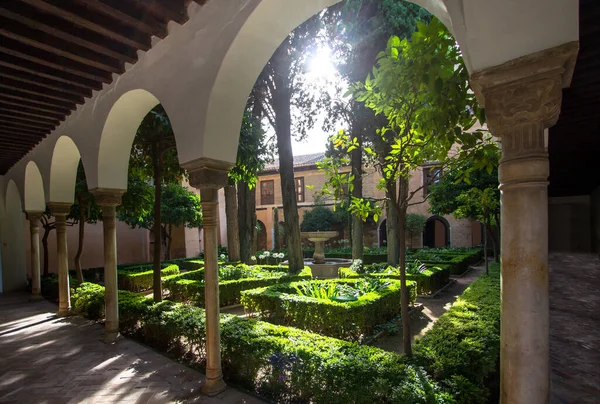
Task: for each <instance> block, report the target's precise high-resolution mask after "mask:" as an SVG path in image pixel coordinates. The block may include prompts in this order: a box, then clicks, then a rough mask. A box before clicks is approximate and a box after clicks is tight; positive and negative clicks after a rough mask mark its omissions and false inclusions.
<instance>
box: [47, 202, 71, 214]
mask: <svg viewBox="0 0 600 404" xmlns="http://www.w3.org/2000/svg"><path fill="white" fill-rule="evenodd" d="M71 205H73V204H72V203H69V202H48V207H49V208H50V213H52V215H53V216H67V215H68V214H69V213H70V212H71Z"/></svg>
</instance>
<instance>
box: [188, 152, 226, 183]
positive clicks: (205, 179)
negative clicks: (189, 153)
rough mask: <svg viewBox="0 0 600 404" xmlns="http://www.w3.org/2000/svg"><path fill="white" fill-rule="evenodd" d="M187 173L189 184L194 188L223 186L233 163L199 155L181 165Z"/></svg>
mask: <svg viewBox="0 0 600 404" xmlns="http://www.w3.org/2000/svg"><path fill="white" fill-rule="evenodd" d="M181 166H182V167H183V168H185V169H186V170H187V172H188V175H189V181H190V185H191V186H192V187H194V188H199V189H201V188H215V189H219V188H223V187H224V186H225V185H227V183H228V180H229V178H228V174H229V170H230V169H231V167H233V163H229V162H227V161H222V160H215V159H211V158H208V157H201V158H199V159H196V160H192V161H188V162H187V163H183V164H182V165H181Z"/></svg>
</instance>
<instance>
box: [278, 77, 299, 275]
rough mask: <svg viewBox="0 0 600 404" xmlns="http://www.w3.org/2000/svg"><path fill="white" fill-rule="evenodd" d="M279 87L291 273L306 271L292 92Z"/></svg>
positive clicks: (280, 146)
mask: <svg viewBox="0 0 600 404" xmlns="http://www.w3.org/2000/svg"><path fill="white" fill-rule="evenodd" d="M286 73H287V72H286ZM284 75H285V74H280V75H277V76H276V77H281V76H284ZM286 77H287V76H286ZM278 88H281V91H280V93H281V94H279V97H277V98H276V99H275V102H274V105H273V109H274V110H275V114H276V116H277V119H276V122H275V123H276V128H275V132H276V134H277V150H278V152H279V176H280V178H281V196H282V198H283V215H284V216H285V223H284V229H285V237H286V241H287V251H288V262H289V272H290V273H298V272H300V271H301V270H302V269H303V268H304V259H303V257H302V240H301V238H300V220H299V218H298V203H297V200H296V184H295V180H294V156H293V153H292V135H291V123H292V121H291V120H292V117H291V112H290V103H291V101H290V90H289V88H288V86H286V85H285V84H283V87H278Z"/></svg>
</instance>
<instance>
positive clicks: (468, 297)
mask: <svg viewBox="0 0 600 404" xmlns="http://www.w3.org/2000/svg"><path fill="white" fill-rule="evenodd" d="M500 309H501V304H500V265H499V264H492V265H490V275H489V276H485V275H483V276H481V277H480V278H479V279H477V280H476V281H475V282H474V283H473V284H472V285H471V286H469V287H468V288H467V290H465V292H464V293H463V294H462V295H461V296H460V297H459V298H458V299H457V300H456V302H455V303H454V304H453V305H452V307H451V308H450V310H448V311H447V312H446V313H445V314H443V315H442V316H441V317H440V318H439V320H438V321H437V322H436V323H435V325H434V326H433V328H432V329H431V330H430V331H429V332H427V333H426V334H425V336H423V338H421V339H420V340H419V341H417V343H416V344H415V345H414V347H413V352H414V355H415V360H416V361H417V363H418V364H420V365H421V366H424V367H425V368H426V369H427V370H428V371H429V373H430V374H431V375H432V376H433V377H434V379H435V380H437V381H439V382H441V383H442V384H443V385H444V386H446V387H447V388H448V390H449V391H450V392H452V395H453V396H454V397H456V400H457V402H459V403H465V404H484V403H488V402H498V400H499V365H500Z"/></svg>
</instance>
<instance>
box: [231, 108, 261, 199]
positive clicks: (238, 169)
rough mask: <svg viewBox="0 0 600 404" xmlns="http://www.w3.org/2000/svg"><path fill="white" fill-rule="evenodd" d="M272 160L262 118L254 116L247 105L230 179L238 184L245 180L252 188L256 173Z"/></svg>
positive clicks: (254, 184)
mask: <svg viewBox="0 0 600 404" xmlns="http://www.w3.org/2000/svg"><path fill="white" fill-rule="evenodd" d="M268 161H270V156H269V149H268V147H267V144H266V135H265V131H264V130H263V128H262V125H261V123H260V120H258V119H256V118H253V116H252V112H251V110H250V108H249V107H248V106H247V107H246V111H244V116H243V119H242V128H241V130H240V141H239V143H238V151H237V158H236V162H235V165H234V166H233V167H232V168H231V170H229V181H230V182H231V183H233V184H237V183H238V182H239V181H243V182H245V183H246V184H248V187H249V188H250V189H252V188H254V187H255V186H256V179H257V176H256V174H257V173H258V172H259V171H261V170H262V169H263V168H264V167H265V163H267V162H268Z"/></svg>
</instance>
